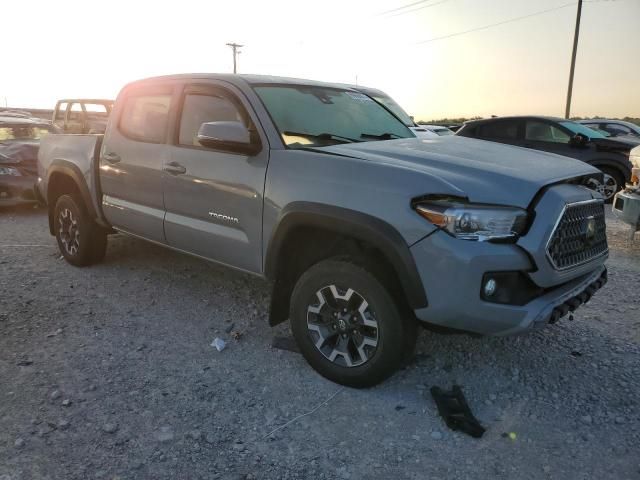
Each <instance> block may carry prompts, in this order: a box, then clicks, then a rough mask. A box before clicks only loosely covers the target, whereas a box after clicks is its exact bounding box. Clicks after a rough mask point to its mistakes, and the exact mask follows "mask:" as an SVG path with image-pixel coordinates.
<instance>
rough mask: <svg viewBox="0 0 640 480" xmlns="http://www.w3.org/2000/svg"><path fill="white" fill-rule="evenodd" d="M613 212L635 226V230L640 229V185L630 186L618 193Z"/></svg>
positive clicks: (614, 200)
mask: <svg viewBox="0 0 640 480" xmlns="http://www.w3.org/2000/svg"><path fill="white" fill-rule="evenodd" d="M613 214H614V215H615V216H616V217H618V218H619V219H620V220H622V221H623V222H624V223H627V224H629V225H631V226H632V227H633V231H634V232H637V231H639V230H640V187H637V188H635V189H633V188H629V189H626V190H622V191H620V192H618V193H617V194H616V196H615V197H614V199H613Z"/></svg>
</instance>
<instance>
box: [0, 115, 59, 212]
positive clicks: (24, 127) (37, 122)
mask: <svg viewBox="0 0 640 480" xmlns="http://www.w3.org/2000/svg"><path fill="white" fill-rule="evenodd" d="M55 131H56V129H55V128H54V127H53V126H52V125H51V124H50V123H49V122H47V121H45V120H42V119H39V118H34V117H31V116H30V114H29V113H27V112H17V111H7V112H0V206H10V205H16V204H20V203H28V202H34V201H35V200H36V198H35V196H34V185H35V183H36V179H37V160H38V147H39V144H40V139H41V138H43V137H44V136H46V135H48V134H50V133H52V132H55Z"/></svg>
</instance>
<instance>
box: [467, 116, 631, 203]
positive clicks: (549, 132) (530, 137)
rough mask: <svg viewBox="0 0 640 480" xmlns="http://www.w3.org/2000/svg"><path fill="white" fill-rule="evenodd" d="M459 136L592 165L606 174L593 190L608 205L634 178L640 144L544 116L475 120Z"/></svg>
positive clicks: (575, 123) (532, 165) (468, 123)
mask: <svg viewBox="0 0 640 480" xmlns="http://www.w3.org/2000/svg"><path fill="white" fill-rule="evenodd" d="M456 135H459V136H463V137H470V138H477V139H481V140H488V141H492V142H499V143H505V144H508V145H515V146H519V147H525V148H531V149H534V150H542V151H545V152H551V153H556V154H558V155H564V156H567V157H571V158H575V159H577V160H581V161H583V162H586V163H588V164H589V165H593V166H594V167H596V168H598V169H599V170H600V171H601V172H602V173H603V175H604V176H603V179H602V181H598V182H596V181H595V180H594V188H596V189H597V190H598V191H599V192H600V193H601V194H602V195H603V197H604V198H605V200H606V201H607V202H610V201H612V200H613V196H614V195H615V194H616V192H617V191H619V190H620V189H621V188H622V187H624V185H625V182H626V181H628V180H629V178H630V177H631V164H630V163H629V152H630V150H631V149H632V148H633V147H635V146H636V145H638V142H637V141H636V140H634V139H623V138H608V137H605V136H604V135H603V134H602V133H600V132H597V131H595V130H592V129H590V128H588V127H587V126H585V125H582V124H580V123H577V122H573V121H571V120H565V119H563V118H555V117H541V116H540V117H539V116H526V117H495V118H487V119H483V120H474V121H470V122H466V123H465V124H464V125H463V126H462V128H460V130H458V131H457V132H456ZM530 167H531V168H536V166H535V165H534V164H531V165H530Z"/></svg>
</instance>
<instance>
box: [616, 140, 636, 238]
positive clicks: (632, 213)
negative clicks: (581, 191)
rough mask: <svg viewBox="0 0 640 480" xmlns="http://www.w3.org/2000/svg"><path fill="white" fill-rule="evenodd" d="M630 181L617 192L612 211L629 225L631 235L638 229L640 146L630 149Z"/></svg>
mask: <svg viewBox="0 0 640 480" xmlns="http://www.w3.org/2000/svg"><path fill="white" fill-rule="evenodd" d="M629 158H630V160H631V165H632V166H633V169H632V170H631V181H630V182H629V183H628V184H627V185H626V187H625V188H624V190H622V191H620V192H618V193H617V194H616V196H615V199H614V201H613V213H614V215H615V216H616V217H618V218H619V219H620V220H622V221H623V222H625V223H627V224H629V225H631V237H632V238H633V236H634V234H635V232H637V231H640V146H638V147H636V148H634V149H633V150H631V154H630V155H629Z"/></svg>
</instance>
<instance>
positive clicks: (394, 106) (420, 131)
mask: <svg viewBox="0 0 640 480" xmlns="http://www.w3.org/2000/svg"><path fill="white" fill-rule="evenodd" d="M348 87H349V88H354V89H356V90H358V91H360V92H362V93H364V94H365V95H367V96H369V97H371V98H372V99H374V100H375V101H376V102H378V103H379V104H381V105H382V106H384V107H385V108H387V109H388V110H389V111H391V113H393V114H394V115H395V116H396V117H398V119H399V120H400V121H401V122H402V123H404V124H405V125H406V126H407V127H408V128H409V130H411V131H412V132H413V133H414V135H415V136H416V137H418V138H437V137H438V136H439V135H438V134H437V133H436V132H434V131H432V130H429V129H428V128H425V126H424V125H418V124H416V122H414V121H413V117H411V116H410V115H409V114H408V113H407V112H406V111H405V110H404V109H403V108H402V107H401V106H400V105H399V104H398V102H396V101H395V100H394V99H393V98H391V97H390V96H389V95H387V94H386V93H384V92H383V91H382V90H378V89H377V88H370V87H362V86H356V85H348Z"/></svg>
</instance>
